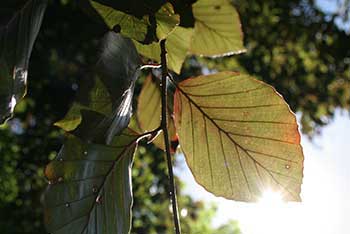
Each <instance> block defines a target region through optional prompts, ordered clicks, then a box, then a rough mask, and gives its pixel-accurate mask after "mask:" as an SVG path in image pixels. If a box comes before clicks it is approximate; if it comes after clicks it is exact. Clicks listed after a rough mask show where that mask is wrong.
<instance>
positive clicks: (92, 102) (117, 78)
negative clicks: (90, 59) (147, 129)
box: [56, 32, 141, 142]
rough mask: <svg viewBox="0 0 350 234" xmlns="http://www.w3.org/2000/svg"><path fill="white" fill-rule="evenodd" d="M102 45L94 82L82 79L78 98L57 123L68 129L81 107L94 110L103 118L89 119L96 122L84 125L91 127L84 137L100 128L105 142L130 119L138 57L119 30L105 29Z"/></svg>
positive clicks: (74, 123)
mask: <svg viewBox="0 0 350 234" xmlns="http://www.w3.org/2000/svg"><path fill="white" fill-rule="evenodd" d="M102 45H103V48H102V53H101V56H100V59H99V61H98V63H97V66H96V70H95V72H96V75H95V76H93V82H90V81H89V80H88V79H87V80H85V82H84V84H83V88H82V89H81V90H80V95H79V97H78V100H77V101H76V102H75V103H74V104H73V106H72V108H71V110H70V111H69V112H68V114H67V116H66V117H65V118H64V119H63V120H61V121H59V122H58V123H56V125H58V126H60V127H62V128H63V129H65V130H66V131H71V130H74V129H75V128H77V126H78V125H79V124H80V123H81V121H82V114H81V112H82V111H83V110H85V113H88V112H87V111H90V113H91V111H93V112H97V114H101V115H102V116H103V117H104V118H97V119H95V120H92V119H90V120H91V121H92V122H94V124H95V125H94V126H92V125H90V126H87V128H90V129H91V130H90V135H91V136H89V137H87V136H84V138H85V139H90V138H94V137H96V134H95V132H96V131H99V132H103V133H104V134H105V135H106V138H105V139H106V142H108V141H109V140H110V139H111V138H113V136H114V135H116V134H117V133H119V132H121V131H122V130H123V129H124V128H125V127H126V126H127V125H128V123H129V120H130V117H131V110H132V106H131V101H132V96H133V92H134V85H135V81H136V79H137V77H138V75H139V71H140V69H139V68H140V66H141V61H140V58H139V56H138V54H137V51H136V49H135V47H134V45H133V43H132V42H131V40H130V39H128V38H125V37H123V36H122V35H120V34H118V33H114V32H109V33H107V34H106V36H105V37H104V39H103V43H102ZM89 118H91V114H90V117H89ZM85 123H86V124H88V125H89V123H87V122H86V121H85ZM90 140H92V139H90Z"/></svg>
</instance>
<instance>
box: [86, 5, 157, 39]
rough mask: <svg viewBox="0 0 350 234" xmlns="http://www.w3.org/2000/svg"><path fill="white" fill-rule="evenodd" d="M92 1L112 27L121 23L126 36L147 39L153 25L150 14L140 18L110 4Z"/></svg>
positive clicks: (121, 31) (107, 23)
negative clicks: (149, 17)
mask: <svg viewBox="0 0 350 234" xmlns="http://www.w3.org/2000/svg"><path fill="white" fill-rule="evenodd" d="M90 3H91V6H92V7H93V8H94V9H95V10H96V11H97V12H98V13H99V15H100V16H101V17H102V18H103V20H104V22H105V23H106V25H107V26H108V27H109V28H110V29H113V28H114V27H115V26H117V25H119V26H120V33H122V34H123V35H124V36H127V37H129V38H132V39H135V40H137V41H141V42H143V41H145V40H146V36H147V32H148V27H149V26H150V25H151V23H150V22H149V19H148V16H144V17H143V18H141V19H139V18H137V17H135V16H133V15H128V14H125V13H124V12H122V11H118V10H115V9H113V8H112V7H110V6H107V5H103V4H101V3H99V2H97V1H92V0H90Z"/></svg>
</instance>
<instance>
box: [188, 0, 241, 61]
mask: <svg viewBox="0 0 350 234" xmlns="http://www.w3.org/2000/svg"><path fill="white" fill-rule="evenodd" d="M193 15H194V18H195V27H194V34H193V39H192V43H191V48H190V52H191V53H193V54H196V55H204V56H222V55H230V54H238V53H242V52H244V51H245V48H244V46H243V36H242V30H241V23H240V20H239V16H238V13H237V11H236V9H235V8H234V7H233V5H232V3H231V2H230V1H229V0H216V1H212V0H198V1H197V2H196V3H194V4H193Z"/></svg>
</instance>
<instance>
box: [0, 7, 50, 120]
mask: <svg viewBox="0 0 350 234" xmlns="http://www.w3.org/2000/svg"><path fill="white" fill-rule="evenodd" d="M46 5H47V1H46V0H28V1H27V2H26V3H25V5H24V6H23V7H22V9H20V10H19V11H18V12H16V13H15V14H14V15H13V16H12V18H10V19H9V20H7V21H5V23H2V24H0V122H1V123H3V122H4V121H5V120H6V119H7V118H9V117H11V115H12V113H13V110H14V108H15V105H16V103H18V102H19V101H20V99H22V98H23V96H24V95H25V93H26V87H27V74H28V63H29V58H30V54H31V51H32V48H33V45H34V41H35V39H36V37H37V34H38V32H39V29H40V26H41V21H42V19H43V15H44V12H45V8H46Z"/></svg>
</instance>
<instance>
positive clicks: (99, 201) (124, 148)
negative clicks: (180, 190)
mask: <svg viewBox="0 0 350 234" xmlns="http://www.w3.org/2000/svg"><path fill="white" fill-rule="evenodd" d="M136 139H137V135H134V134H132V133H131V132H130V131H126V132H125V133H123V134H122V135H121V136H118V137H115V138H114V139H113V141H112V142H111V145H109V146H107V145H98V144H91V143H86V142H83V141H81V140H80V139H79V138H76V137H74V136H72V135H67V137H66V140H65V143H64V145H63V147H62V149H61V151H60V153H59V154H58V156H57V158H56V159H55V160H54V161H52V162H50V164H49V165H47V167H46V169H45V175H46V177H47V179H48V180H49V185H48V188H47V190H46V192H45V194H44V196H43V203H44V213H45V225H46V228H47V230H48V231H49V232H50V233H52V234H61V233H62V234H66V233H69V234H81V233H84V234H98V233H119V234H127V233H129V232H130V225H131V205H132V190H131V165H132V161H133V154H134V151H135V148H136Z"/></svg>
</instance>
